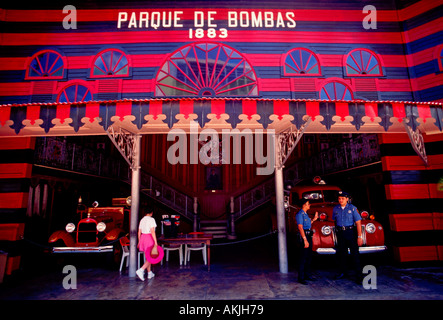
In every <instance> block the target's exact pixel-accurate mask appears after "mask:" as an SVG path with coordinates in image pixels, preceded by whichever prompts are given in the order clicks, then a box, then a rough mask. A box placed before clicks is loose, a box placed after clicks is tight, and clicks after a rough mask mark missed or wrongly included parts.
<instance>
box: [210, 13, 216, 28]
mask: <svg viewBox="0 0 443 320" xmlns="http://www.w3.org/2000/svg"><path fill="white" fill-rule="evenodd" d="M214 14H217V11H208V27H209V28H216V27H217V24H216V23H212V21H214V19H215V18H214V17H213V16H212V15H214Z"/></svg>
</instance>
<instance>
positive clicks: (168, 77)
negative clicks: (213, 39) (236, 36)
mask: <svg viewBox="0 0 443 320" xmlns="http://www.w3.org/2000/svg"><path fill="white" fill-rule="evenodd" d="M257 95H258V88H257V77H256V75H255V72H254V70H253V69H252V67H251V66H250V65H249V63H248V62H247V61H246V60H245V59H244V58H243V57H242V55H241V54H240V53H239V52H237V51H236V50H234V49H232V48H230V47H228V46H226V45H223V44H219V43H195V44H190V45H187V46H185V47H183V48H181V49H180V50H178V51H177V52H175V53H174V54H173V55H172V56H171V57H170V58H169V59H168V60H167V61H166V62H165V63H164V64H163V65H162V66H161V68H160V70H159V72H158V74H157V77H156V84H155V96H157V97H168V96H169V97H180V96H199V97H216V96H217V97H239V96H242V97H250V96H257Z"/></svg>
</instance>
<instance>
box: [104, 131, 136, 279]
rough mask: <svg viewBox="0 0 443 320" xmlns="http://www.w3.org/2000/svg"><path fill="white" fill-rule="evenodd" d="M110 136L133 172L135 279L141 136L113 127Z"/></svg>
mask: <svg viewBox="0 0 443 320" xmlns="http://www.w3.org/2000/svg"><path fill="white" fill-rule="evenodd" d="M107 133H108V136H109V138H110V139H111V141H112V143H114V145H115V146H116V147H117V150H118V151H119V152H120V153H121V155H122V156H123V158H124V159H125V160H126V162H128V164H129V166H130V167H131V170H132V183H131V200H132V202H131V217H130V222H129V277H131V278H134V277H135V271H136V270H137V242H138V237H137V231H138V230H137V229H138V213H139V209H140V149H141V148H140V140H141V135H139V134H134V133H132V132H129V131H127V130H125V129H123V128H119V129H118V131H115V130H114V128H113V127H112V126H111V127H109V128H108V131H107Z"/></svg>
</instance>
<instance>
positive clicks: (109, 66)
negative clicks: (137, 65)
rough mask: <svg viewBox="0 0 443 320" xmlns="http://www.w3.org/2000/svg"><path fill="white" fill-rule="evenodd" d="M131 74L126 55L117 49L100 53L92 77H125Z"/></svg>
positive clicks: (95, 61)
mask: <svg viewBox="0 0 443 320" xmlns="http://www.w3.org/2000/svg"><path fill="white" fill-rule="evenodd" d="M128 74H129V63H128V59H127V57H126V55H125V54H124V53H123V52H122V51H120V50H116V49H109V50H105V51H102V52H100V53H99V54H98V55H97V57H96V58H95V60H94V64H93V68H92V74H91V76H92V77H124V76H127V75H128Z"/></svg>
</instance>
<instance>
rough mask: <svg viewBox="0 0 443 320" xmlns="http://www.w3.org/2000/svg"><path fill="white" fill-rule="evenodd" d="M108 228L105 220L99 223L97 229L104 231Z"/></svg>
mask: <svg viewBox="0 0 443 320" xmlns="http://www.w3.org/2000/svg"><path fill="white" fill-rule="evenodd" d="M105 230H106V223H104V222H99V223H98V224H97V231H98V232H103V231H105Z"/></svg>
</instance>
